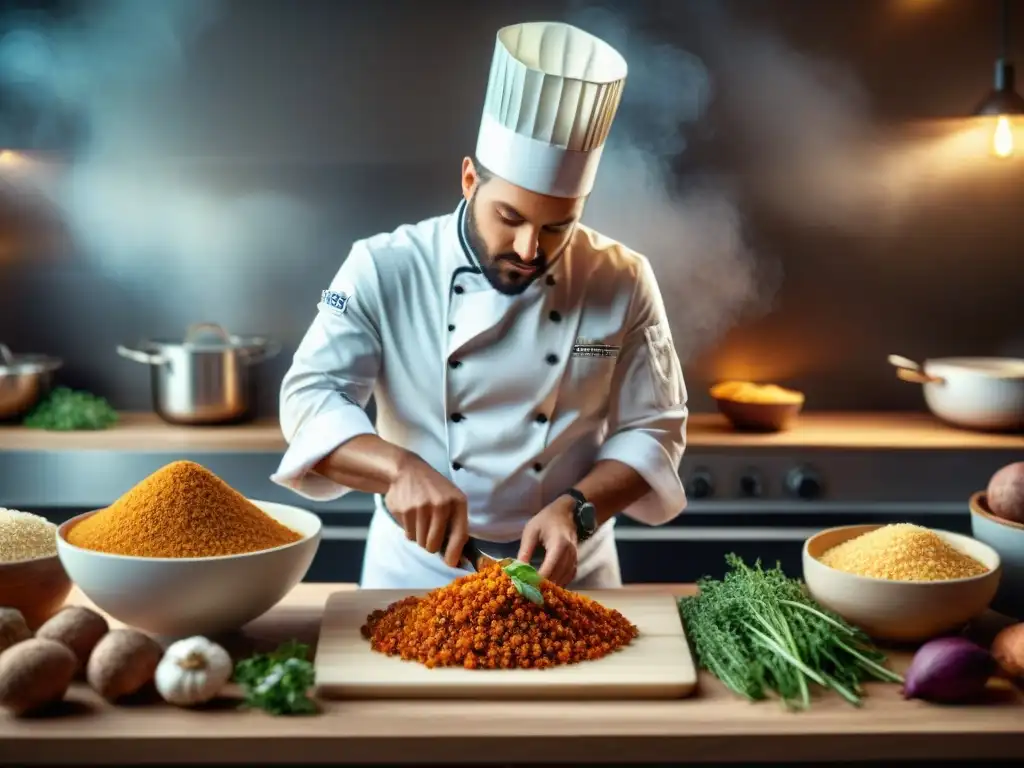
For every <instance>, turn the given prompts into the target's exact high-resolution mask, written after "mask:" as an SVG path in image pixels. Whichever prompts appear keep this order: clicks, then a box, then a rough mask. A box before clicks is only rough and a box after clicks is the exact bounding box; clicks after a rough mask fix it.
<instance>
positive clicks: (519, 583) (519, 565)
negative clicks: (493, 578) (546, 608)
mask: <svg viewBox="0 0 1024 768" xmlns="http://www.w3.org/2000/svg"><path fill="white" fill-rule="evenodd" d="M502 570H503V571H505V573H507V574H508V577H509V578H510V579H512V584H513V585H514V586H515V588H516V589H517V590H518V591H519V594H520V595H522V596H523V597H525V598H526V599H527V600H529V601H530V602H531V603H534V604H535V605H544V595H543V593H541V591H540V584H541V582H542V581H543V580H544V579H543V578H542V577H541V575H540V574H539V573H537V569H536V568H534V567H533V566H532V565H530V564H529V563H524V562H521V561H519V560H511V561H509V562H507V563H505V565H503V566H502Z"/></svg>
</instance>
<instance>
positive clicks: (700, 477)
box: [686, 469, 715, 499]
mask: <svg viewBox="0 0 1024 768" xmlns="http://www.w3.org/2000/svg"><path fill="white" fill-rule="evenodd" d="M714 492H715V484H714V483H713V482H711V473H710V472H708V471H707V470H706V469H698V470H697V471H696V472H694V473H693V474H692V475H690V482H689V483H688V484H687V488H686V495H687V496H689V497H690V498H691V499H706V498H708V497H709V496H711V495H713V494H714Z"/></svg>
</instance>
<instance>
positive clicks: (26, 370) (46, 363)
mask: <svg viewBox="0 0 1024 768" xmlns="http://www.w3.org/2000/svg"><path fill="white" fill-rule="evenodd" d="M62 365H64V362H63V361H62V360H61V359H60V358H58V357H50V356H49V355H15V354H14V353H12V352H11V350H10V348H9V347H8V346H7V345H5V344H0V376H20V375H25V374H34V373H50V372H52V371H56V370H57V369H58V368H60V367H61V366H62Z"/></svg>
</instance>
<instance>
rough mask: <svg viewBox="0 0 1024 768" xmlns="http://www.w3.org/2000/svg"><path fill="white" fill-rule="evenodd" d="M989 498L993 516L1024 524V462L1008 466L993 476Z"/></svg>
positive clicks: (990, 482)
mask: <svg viewBox="0 0 1024 768" xmlns="http://www.w3.org/2000/svg"><path fill="white" fill-rule="evenodd" d="M987 496H988V508H989V509H990V510H991V511H992V514H993V515H996V516H997V517H1001V518H1003V519H1004V520H1012V521H1013V522H1015V523H1024V461H1018V462H1015V463H1013V464H1008V465H1007V466H1005V467H1003V468H1002V469H1000V470H999V471H998V472H996V473H995V474H994V475H992V479H991V480H989V483H988V493H987Z"/></svg>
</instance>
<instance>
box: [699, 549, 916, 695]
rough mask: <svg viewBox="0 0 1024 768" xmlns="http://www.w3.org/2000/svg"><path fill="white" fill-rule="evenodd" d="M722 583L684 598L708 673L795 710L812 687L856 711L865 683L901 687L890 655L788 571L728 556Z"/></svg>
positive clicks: (706, 581)
mask: <svg viewBox="0 0 1024 768" xmlns="http://www.w3.org/2000/svg"><path fill="white" fill-rule="evenodd" d="M725 559H726V563H727V564H728V565H729V567H730V571H729V572H727V573H726V575H725V578H724V579H723V580H721V581H719V580H716V579H711V578H703V579H700V580H699V581H698V582H697V585H698V587H699V588H700V592H699V594H697V595H696V596H695V597H685V598H682V599H681V600H680V601H679V610H680V613H681V614H682V617H683V621H684V622H685V624H686V632H687V634H688V636H689V637H690V640H691V642H692V643H693V646H694V649H695V651H696V653H697V657H698V661H699V663H700V665H701V667H703V668H704V669H706V670H708V671H709V672H711V673H712V674H713V675H714V676H715V677H717V678H718V679H719V680H721V681H722V683H724V684H725V686H726V687H728V688H729V689H730V690H732V691H734V692H735V693H737V694H739V695H741V696H745V697H746V698H748V699H750V700H752V701H757V700H761V699H764V698H766V697H767V696H768V694H769V692H774V693H775V694H777V695H778V696H779V697H780V699H781V700H782V702H783V704H784V705H785V706H786V707H788V708H791V709H806V708H807V707H809V706H810V703H811V694H810V684H811V683H815V684H817V685H819V686H821V687H823V688H831V689H832V690H834V691H836V692H837V693H838V694H839V695H841V696H842V697H843V698H844V699H846V700H847V701H848V702H850V703H851V704H853V705H855V706H859V705H860V703H861V696H862V695H863V693H864V691H863V688H862V683H864V682H865V681H867V680H870V679H875V680H882V681H885V682H893V683H899V682H902V681H903V678H902V677H900V676H899V675H897V674H896V673H894V672H892V671H891V670H889V669H887V668H886V667H885V666H883V665H884V664H885V655H884V654H883V653H882V652H881V651H880V650H879V649H878V648H876V647H875V646H874V645H873V644H872V643H871V640H870V639H869V638H868V637H867V635H865V634H864V633H863V632H862V631H861V630H859V629H857V628H855V627H852V626H850V625H849V624H848V623H847V622H846V621H845V620H843V619H842V618H840V617H839V616H837V615H836V614H834V613H832V612H831V611H828V610H825V609H824V608H822V607H821V606H820V605H818V604H817V603H816V602H815V601H814V600H813V599H812V598H811V597H810V596H809V595H808V594H807V592H806V590H805V588H804V585H803V583H802V582H801V581H798V580H797V579H791V578H789V577H788V576H786V575H785V574H784V573H783V572H782V569H781V567H779V566H778V565H776V567H775V568H772V569H768V570H765V569H763V568H762V567H761V561H760V560H758V561H757V562H756V563H755V564H754V566H753V567H751V566H748V565H747V564H745V563H744V562H743V560H742V559H741V558H740V557H739V556H737V555H735V554H732V553H730V554H728V555H726V558H725Z"/></svg>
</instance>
